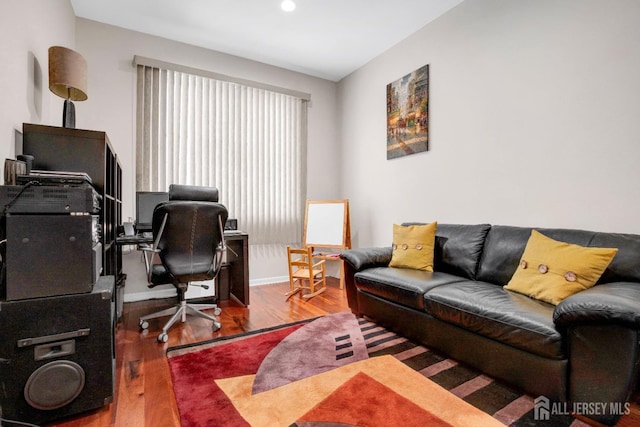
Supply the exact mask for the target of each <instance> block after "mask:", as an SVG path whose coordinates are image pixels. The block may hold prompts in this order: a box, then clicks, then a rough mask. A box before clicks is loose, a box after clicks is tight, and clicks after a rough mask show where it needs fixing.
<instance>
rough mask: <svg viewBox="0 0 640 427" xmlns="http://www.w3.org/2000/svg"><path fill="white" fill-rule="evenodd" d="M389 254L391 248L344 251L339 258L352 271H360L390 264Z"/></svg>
mask: <svg viewBox="0 0 640 427" xmlns="http://www.w3.org/2000/svg"><path fill="white" fill-rule="evenodd" d="M391 253H392V248H391V246H389V247H384V248H358V249H349V250H348V251H344V252H343V253H342V254H340V257H341V258H342V259H343V260H345V261H346V262H347V263H349V265H350V266H351V268H353V270H355V271H361V270H364V269H365V268H371V267H383V266H385V267H386V266H387V265H389V262H391Z"/></svg>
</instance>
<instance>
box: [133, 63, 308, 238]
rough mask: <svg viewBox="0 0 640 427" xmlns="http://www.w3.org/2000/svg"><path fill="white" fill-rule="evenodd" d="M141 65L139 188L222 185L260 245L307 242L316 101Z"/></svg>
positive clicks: (223, 195) (234, 212)
mask: <svg viewBox="0 0 640 427" xmlns="http://www.w3.org/2000/svg"><path fill="white" fill-rule="evenodd" d="M138 58H139V57H136V63H137V64H138V65H137V67H138V77H137V79H138V86H137V137H136V140H137V146H136V187H137V190H138V191H166V190H167V189H168V187H169V185H170V184H172V183H178V184H191V185H205V186H213V187H217V188H218V190H219V192H220V202H221V203H222V204H224V205H225V206H226V207H227V209H228V210H229V217H230V218H237V219H238V223H239V226H240V228H242V229H243V230H245V231H247V232H248V233H249V234H250V236H251V242H252V244H286V243H292V242H299V241H301V230H302V225H303V221H304V205H305V200H306V101H307V100H308V95H305V94H297V93H293V94H291V93H283V92H290V91H286V90H282V91H276V90H271V87H266V88H265V87H264V85H259V84H255V85H254V84H252V82H249V84H245V83H247V82H244V81H238V80H237V79H231V81H230V79H221V78H215V77H218V75H211V74H212V73H207V72H200V71H199V70H195V71H194V70H192V69H185V68H184V67H180V66H171V65H169V66H167V65H166V64H164V63H160V66H158V65H157V63H158V61H154V64H152V65H147V64H141V63H140V62H143V61H140V60H138ZM150 61H152V60H150ZM223 77H224V76H223ZM234 80H235V81H234ZM261 86H262V87H261ZM297 95H299V96H297Z"/></svg>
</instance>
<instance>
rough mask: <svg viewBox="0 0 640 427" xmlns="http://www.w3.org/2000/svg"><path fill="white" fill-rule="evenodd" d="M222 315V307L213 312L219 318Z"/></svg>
mask: <svg viewBox="0 0 640 427" xmlns="http://www.w3.org/2000/svg"><path fill="white" fill-rule="evenodd" d="M220 313H222V309H221V308H220V307H218V308H215V309H214V310H213V314H215V315H216V316H219V315H220Z"/></svg>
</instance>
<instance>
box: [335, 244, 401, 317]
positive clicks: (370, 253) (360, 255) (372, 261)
mask: <svg viewBox="0 0 640 427" xmlns="http://www.w3.org/2000/svg"><path fill="white" fill-rule="evenodd" d="M391 253H392V248H391V247H390V246H389V247H387V248H359V249H349V250H348V251H344V252H343V253H342V254H340V258H342V260H343V261H344V287H345V290H346V293H347V302H348V304H349V308H350V309H351V312H352V313H353V314H355V315H356V316H360V315H361V313H360V307H359V305H358V290H357V288H356V279H355V274H356V273H357V272H359V271H362V270H365V269H367V268H372V267H386V266H388V265H389V262H390V261H391Z"/></svg>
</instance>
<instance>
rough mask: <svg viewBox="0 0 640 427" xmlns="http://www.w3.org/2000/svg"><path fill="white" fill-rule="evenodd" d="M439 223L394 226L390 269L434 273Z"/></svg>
mask: <svg viewBox="0 0 640 427" xmlns="http://www.w3.org/2000/svg"><path fill="white" fill-rule="evenodd" d="M437 226H438V224H437V222H432V223H431V224H426V225H406V226H404V225H398V224H393V253H392V255H391V262H390V263H389V267H398V268H412V269H415V270H424V271H433V247H434V246H435V240H436V227H437Z"/></svg>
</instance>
